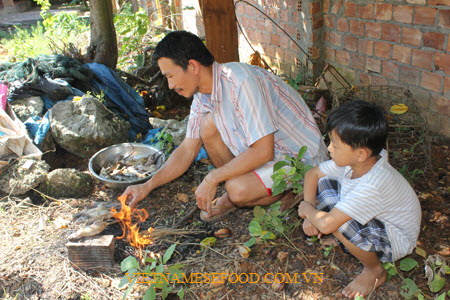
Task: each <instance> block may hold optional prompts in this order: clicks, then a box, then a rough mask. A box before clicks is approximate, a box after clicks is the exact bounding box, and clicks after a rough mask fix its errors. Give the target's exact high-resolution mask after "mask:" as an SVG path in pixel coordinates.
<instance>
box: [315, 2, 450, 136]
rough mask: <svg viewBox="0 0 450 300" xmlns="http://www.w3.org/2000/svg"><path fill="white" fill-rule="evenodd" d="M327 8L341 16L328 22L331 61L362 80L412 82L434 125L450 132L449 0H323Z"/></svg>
mask: <svg viewBox="0 0 450 300" xmlns="http://www.w3.org/2000/svg"><path fill="white" fill-rule="evenodd" d="M397 3H398V2H397ZM322 11H323V16H324V19H325V20H327V19H329V20H336V22H325V23H324V35H323V41H324V45H323V46H324V52H325V53H335V55H326V56H325V57H323V58H324V60H325V61H326V62H329V63H331V64H332V65H334V66H335V67H337V68H338V69H339V70H341V72H342V73H343V74H345V75H346V77H347V80H349V81H351V82H354V83H356V84H357V85H368V84H372V85H378V84H382V85H397V86H403V87H405V88H408V89H409V90H410V91H411V92H412V94H413V95H414V97H415V99H417V100H418V102H419V105H420V106H421V107H422V108H423V110H424V112H425V115H426V116H427V119H428V122H429V124H430V129H431V130H432V131H433V132H435V133H440V134H441V135H443V136H446V137H450V129H449V122H448V120H449V117H450V111H449V108H450V100H449V98H450V85H449V84H450V76H449V75H450V41H449V34H450V0H407V1H403V2H402V3H401V4H396V2H393V1H377V2H374V3H367V1H342V0H336V1H333V0H324V1H323V10H322ZM355 42H356V47H355Z"/></svg>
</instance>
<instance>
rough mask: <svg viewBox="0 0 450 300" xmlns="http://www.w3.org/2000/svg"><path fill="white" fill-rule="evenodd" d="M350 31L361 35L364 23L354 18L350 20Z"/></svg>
mask: <svg viewBox="0 0 450 300" xmlns="http://www.w3.org/2000/svg"><path fill="white" fill-rule="evenodd" d="M350 33H352V34H356V35H360V36H363V35H364V23H363V22H358V21H356V20H350Z"/></svg>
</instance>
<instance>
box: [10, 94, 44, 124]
mask: <svg viewBox="0 0 450 300" xmlns="http://www.w3.org/2000/svg"><path fill="white" fill-rule="evenodd" d="M10 104H11V108H12V109H13V110H14V112H15V113H16V116H17V117H18V118H19V119H20V120H21V121H22V122H25V121H26V120H28V118H29V117H34V116H38V117H42V111H43V110H44V101H42V99H41V97H40V96H32V97H28V98H25V99H17V100H14V101H12V102H10Z"/></svg>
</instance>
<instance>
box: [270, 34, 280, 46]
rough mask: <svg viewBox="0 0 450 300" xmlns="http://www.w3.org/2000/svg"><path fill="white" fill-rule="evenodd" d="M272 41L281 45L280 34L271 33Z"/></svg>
mask: <svg viewBox="0 0 450 300" xmlns="http://www.w3.org/2000/svg"><path fill="white" fill-rule="evenodd" d="M270 43H271V44H272V45H273V46H276V47H280V36H279V35H277V34H271V35H270Z"/></svg>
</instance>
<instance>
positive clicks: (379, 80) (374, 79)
mask: <svg viewBox="0 0 450 300" xmlns="http://www.w3.org/2000/svg"><path fill="white" fill-rule="evenodd" d="M370 82H371V84H372V85H387V84H388V83H389V82H388V81H387V79H386V78H384V77H381V76H377V75H371V76H370Z"/></svg>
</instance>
